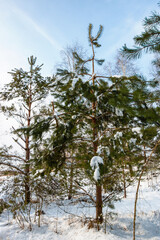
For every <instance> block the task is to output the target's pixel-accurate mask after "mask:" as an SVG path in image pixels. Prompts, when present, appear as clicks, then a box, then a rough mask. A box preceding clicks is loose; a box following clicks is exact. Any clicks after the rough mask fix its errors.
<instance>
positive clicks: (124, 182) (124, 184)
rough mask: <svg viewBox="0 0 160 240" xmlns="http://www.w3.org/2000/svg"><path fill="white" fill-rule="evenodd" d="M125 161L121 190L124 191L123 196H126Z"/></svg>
mask: <svg viewBox="0 0 160 240" xmlns="http://www.w3.org/2000/svg"><path fill="white" fill-rule="evenodd" d="M125 167H126V166H125V163H124V164H123V191H124V198H127V191H126V175H125Z"/></svg>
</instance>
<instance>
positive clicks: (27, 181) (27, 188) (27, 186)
mask: <svg viewBox="0 0 160 240" xmlns="http://www.w3.org/2000/svg"><path fill="white" fill-rule="evenodd" d="M29 159H30V149H29V137H27V138H26V163H25V204H28V203H29V202H30V195H31V194H30V176H29V168H30V164H29Z"/></svg>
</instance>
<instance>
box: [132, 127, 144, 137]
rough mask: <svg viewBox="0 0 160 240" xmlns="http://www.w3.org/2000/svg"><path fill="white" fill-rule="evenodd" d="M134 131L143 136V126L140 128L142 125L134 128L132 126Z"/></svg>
mask: <svg viewBox="0 0 160 240" xmlns="http://www.w3.org/2000/svg"><path fill="white" fill-rule="evenodd" d="M132 132H134V133H138V134H139V136H140V137H142V133H141V128H140V127H134V128H132Z"/></svg>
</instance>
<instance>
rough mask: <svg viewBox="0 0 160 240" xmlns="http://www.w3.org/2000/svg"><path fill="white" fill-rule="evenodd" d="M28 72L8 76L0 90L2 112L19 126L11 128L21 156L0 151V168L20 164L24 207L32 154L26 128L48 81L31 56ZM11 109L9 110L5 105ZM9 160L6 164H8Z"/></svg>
mask: <svg viewBox="0 0 160 240" xmlns="http://www.w3.org/2000/svg"><path fill="white" fill-rule="evenodd" d="M28 63H29V67H30V69H29V71H24V70H23V69H22V68H20V69H14V70H12V71H11V72H10V74H11V76H12V81H11V82H10V83H9V84H6V85H5V86H4V88H3V89H2V92H1V94H0V98H1V100H2V101H4V103H6V102H7V104H6V105H4V106H2V105H1V110H2V111H3V112H4V114H5V115H6V116H9V117H12V118H14V119H15V120H16V121H17V122H18V124H19V126H18V127H17V128H15V127H13V129H12V133H13V134H15V136H16V137H14V138H13V139H14V141H15V142H16V143H17V144H18V145H19V146H20V148H21V150H22V156H21V155H18V154H11V153H10V152H9V149H8V150H7V149H6V150H5V149H2V151H1V154H0V155H1V159H2V160H3V161H1V163H0V164H5V165H8V166H9V167H11V168H16V167H15V166H14V160H16V159H18V160H21V164H20V166H19V167H17V170H19V173H21V174H22V175H23V176H24V189H25V190H24V192H25V203H26V204H27V203H29V202H30V198H31V192H30V164H31V163H30V160H31V150H32V138H31V134H30V130H29V128H30V127H31V123H32V122H33V119H34V118H35V117H36V115H37V114H38V111H37V110H38V107H37V105H38V104H40V101H41V100H42V99H44V98H45V97H46V96H47V94H48V86H49V82H50V81H49V78H46V79H45V78H43V77H42V76H41V74H40V71H41V68H42V65H40V66H38V65H37V66H36V65H35V64H36V58H34V57H33V56H31V57H30V58H28ZM10 102H11V105H10V106H8V103H10ZM8 160H9V162H8Z"/></svg>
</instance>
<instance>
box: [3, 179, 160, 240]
mask: <svg viewBox="0 0 160 240" xmlns="http://www.w3.org/2000/svg"><path fill="white" fill-rule="evenodd" d="M152 185H153V187H148V182H147V181H145V182H143V183H142V184H141V188H140V192H139V200H138V208H137V209H138V216H137V224H136V240H140V239H142V240H143V239H147V240H160V187H159V183H158V182H156V180H154V182H153V184H152ZM134 197H135V187H130V188H129V189H128V196H127V199H122V200H121V201H120V202H117V203H115V209H114V210H112V212H113V213H115V214H113V216H112V218H110V219H109V222H108V223H107V224H106V232H105V227H103V228H102V229H101V230H100V231H97V230H96V229H88V227H87V225H85V224H84V219H85V216H86V215H87V216H94V210H95V209H93V208H92V207H90V206H88V207H87V208H86V207H83V205H80V204H75V203H71V202H69V201H65V202H64V204H65V206H60V207H58V206H57V205H56V204H55V203H52V204H50V205H48V206H47V207H46V208H44V212H45V214H44V215H42V220H41V227H40V228H39V227H38V226H37V224H35V223H33V229H32V231H29V230H28V229H27V227H26V228H25V229H20V227H19V225H18V224H17V223H16V221H15V220H13V219H12V215H11V214H10V213H9V212H8V211H7V210H6V211H4V212H3V213H2V214H1V215H0V240H31V239H33V240H84V239H87V240H105V239H107V240H121V239H127V240H131V239H132V221H133V206H134ZM69 213H72V214H75V215H78V216H81V217H83V218H79V217H75V216H74V215H72V214H71V215H70V214H69ZM82 219H83V221H82Z"/></svg>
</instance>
